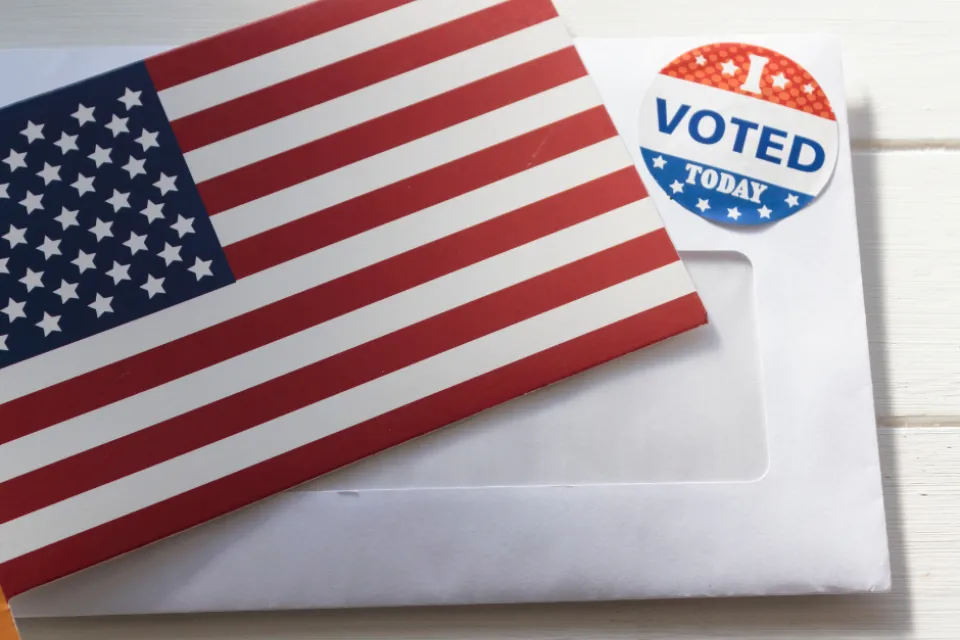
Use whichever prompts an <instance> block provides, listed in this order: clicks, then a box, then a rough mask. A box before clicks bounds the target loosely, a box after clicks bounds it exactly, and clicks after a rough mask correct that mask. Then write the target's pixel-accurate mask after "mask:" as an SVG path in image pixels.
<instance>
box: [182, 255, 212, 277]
mask: <svg viewBox="0 0 960 640" xmlns="http://www.w3.org/2000/svg"><path fill="white" fill-rule="evenodd" d="M211 264H213V260H201V259H200V258H197V261H196V262H194V263H193V266H192V267H187V271H192V272H193V275H195V276H197V282H199V281H200V280H202V279H203V278H204V276H212V275H213V272H212V271H210V265H211Z"/></svg>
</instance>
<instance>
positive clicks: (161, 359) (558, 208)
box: [0, 168, 641, 444]
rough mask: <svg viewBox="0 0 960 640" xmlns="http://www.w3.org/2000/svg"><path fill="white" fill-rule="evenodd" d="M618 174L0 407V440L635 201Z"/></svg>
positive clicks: (633, 179) (625, 177)
mask: <svg viewBox="0 0 960 640" xmlns="http://www.w3.org/2000/svg"><path fill="white" fill-rule="evenodd" d="M639 183H640V179H639V177H638V176H637V173H636V171H634V170H633V169H632V168H628V169H624V170H622V171H620V172H617V173H615V174H611V175H609V176H606V177H604V178H601V179H599V180H595V181H593V182H591V183H587V184H585V185H581V186H580V187H577V188H576V189H572V190H569V191H567V192H564V193H561V194H558V195H556V196H553V197H552V198H548V199H546V200H542V201H539V202H536V203H534V204H532V205H529V206H527V207H524V208H522V209H518V210H517V211H515V212H512V213H510V214H507V215H504V216H501V217H499V218H496V219H494V220H491V221H488V222H486V223H484V224H481V225H477V226H475V227H472V228H470V229H466V230H464V231H461V232H459V233H456V234H452V235H450V236H447V237H446V238H443V239H441V240H438V241H436V242H433V243H430V244H428V245H424V246H422V247H418V248H416V249H414V250H412V251H408V252H407V253H404V254H401V255H399V256H396V257H394V258H391V259H389V260H386V261H383V262H380V263H378V264H375V265H371V266H370V267H367V268H365V269H361V270H358V271H356V272H354V273H351V274H349V275H347V276H344V277H342V278H339V279H337V280H333V281H331V282H327V283H324V284H321V285H319V286H317V287H314V288H313V289H309V290H307V291H304V292H302V293H299V294H297V295H294V296H291V297H289V298H286V299H283V300H280V301H278V302H276V303H273V304H271V305H268V306H265V307H261V308H259V309H257V310H255V311H252V312H250V313H247V314H244V315H242V316H238V317H236V318H232V319H231V320H228V321H226V322H223V323H221V324H219V325H214V326H213V327H210V328H208V329H205V330H203V331H199V332H197V333H194V334H192V335H189V336H186V337H184V338H182V339H180V340H177V341H174V342H171V343H168V344H165V345H162V346H160V347H156V348H154V349H151V350H149V351H145V352H143V353H141V354H138V355H136V356H133V357H131V358H127V359H126V360H121V361H119V362H116V363H114V364H111V365H108V366H106V367H102V368H100V369H98V370H96V371H92V372H90V373H87V374H85V375H83V376H79V377H76V378H73V379H72V380H67V381H65V382H62V383H60V384H57V385H54V386H51V387H47V388H46V389H43V390H40V391H37V392H36V393H33V394H30V395H27V396H23V397H22V398H18V399H16V400H12V401H10V402H7V403H5V404H3V405H0V444H2V443H5V442H9V441H11V440H14V439H16V438H20V437H23V436H25V435H28V434H30V433H34V432H36V431H39V430H41V429H45V428H47V427H50V426H52V425H55V424H58V423H60V422H63V421H64V420H68V419H69V418H71V417H73V416H76V415H81V414H84V413H87V412H89V411H92V410H94V409H97V408H100V407H103V406H106V405H108V404H111V403H113V402H116V401H118V400H122V399H123V398H127V397H130V396H132V395H136V394H138V393H141V392H143V391H145V390H147V389H151V388H153V387H156V386H159V385H161V384H164V383H167V382H170V381H171V380H175V379H177V378H180V377H182V376H184V375H187V374H189V373H192V372H194V371H199V370H200V369H204V368H206V367H209V366H212V365H214V364H216V363H218V362H223V361H224V360H227V359H229V358H232V357H234V356H236V355H239V354H241V353H245V352H247V351H249V350H251V349H255V348H257V347H261V346H263V345H265V344H269V343H270V342H273V341H275V340H279V339H280V338H284V337H286V336H289V335H292V334H294V333H296V332H298V331H302V330H304V329H307V328H309V327H312V326H314V325H316V324H319V323H321V322H325V321H327V320H329V319H331V318H335V317H337V316H339V315H342V314H343V313H347V312H349V311H352V310H354V309H358V308H360V307H363V306H366V305H368V304H371V303H373V302H375V301H377V300H379V299H381V298H385V297H388V296H391V295H394V294H396V293H398V292H400V291H404V290H406V289H409V288H411V287H414V286H416V285H418V284H421V283H423V282H427V281H429V280H432V279H434V278H437V277H439V276H441V275H443V274H445V273H448V272H450V271H455V270H457V269H461V268H463V267H465V266H467V265H469V264H473V263H474V262H478V261H480V260H483V259H485V258H488V257H490V256H493V255H496V254H498V253H501V252H503V251H506V250H508V249H511V248H513V247H516V246H519V245H521V244H524V243H527V242H530V241H532V240H535V239H536V238H539V237H542V236H544V235H547V234H550V233H553V232H555V231H557V230H559V229H562V228H565V227H567V226H570V225H572V224H576V223H577V222H581V221H583V220H586V219H588V218H591V217H593V216H596V215H599V214H601V213H605V212H607V211H610V210H612V209H615V208H617V207H619V206H623V205H624V204H627V203H629V202H633V201H635V200H637V199H638V193H641V192H640V187H639Z"/></svg>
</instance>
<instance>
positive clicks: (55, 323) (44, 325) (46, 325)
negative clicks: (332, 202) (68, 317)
mask: <svg viewBox="0 0 960 640" xmlns="http://www.w3.org/2000/svg"><path fill="white" fill-rule="evenodd" d="M37 326H38V327H40V328H41V329H43V337H44V338H46V337H47V336H48V335H50V334H51V333H53V332H54V331H60V316H52V315H50V314H49V313H47V312H46V311H44V312H43V320H41V321H40V322H38V323H37Z"/></svg>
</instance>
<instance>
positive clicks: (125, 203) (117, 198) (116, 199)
mask: <svg viewBox="0 0 960 640" xmlns="http://www.w3.org/2000/svg"><path fill="white" fill-rule="evenodd" d="M129 199H130V194H129V193H120V192H119V191H117V190H116V189H114V190H113V195H112V196H110V197H109V198H107V204H109V205H111V206H112V207H113V212H114V213H116V212H118V211H120V209H129V208H130V202H129Z"/></svg>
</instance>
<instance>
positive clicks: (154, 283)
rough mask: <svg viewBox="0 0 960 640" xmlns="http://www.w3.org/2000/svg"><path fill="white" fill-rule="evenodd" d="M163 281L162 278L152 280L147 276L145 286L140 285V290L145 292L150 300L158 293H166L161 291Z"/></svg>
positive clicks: (151, 277)
mask: <svg viewBox="0 0 960 640" xmlns="http://www.w3.org/2000/svg"><path fill="white" fill-rule="evenodd" d="M163 280H164V278H154V277H153V276H151V275H149V274H148V275H147V281H146V283H145V284H142V285H140V288H141V289H143V290H144V291H146V292H147V295H149V296H150V297H151V298H153V296H155V295H157V294H158V293H166V291H164V290H163Z"/></svg>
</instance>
